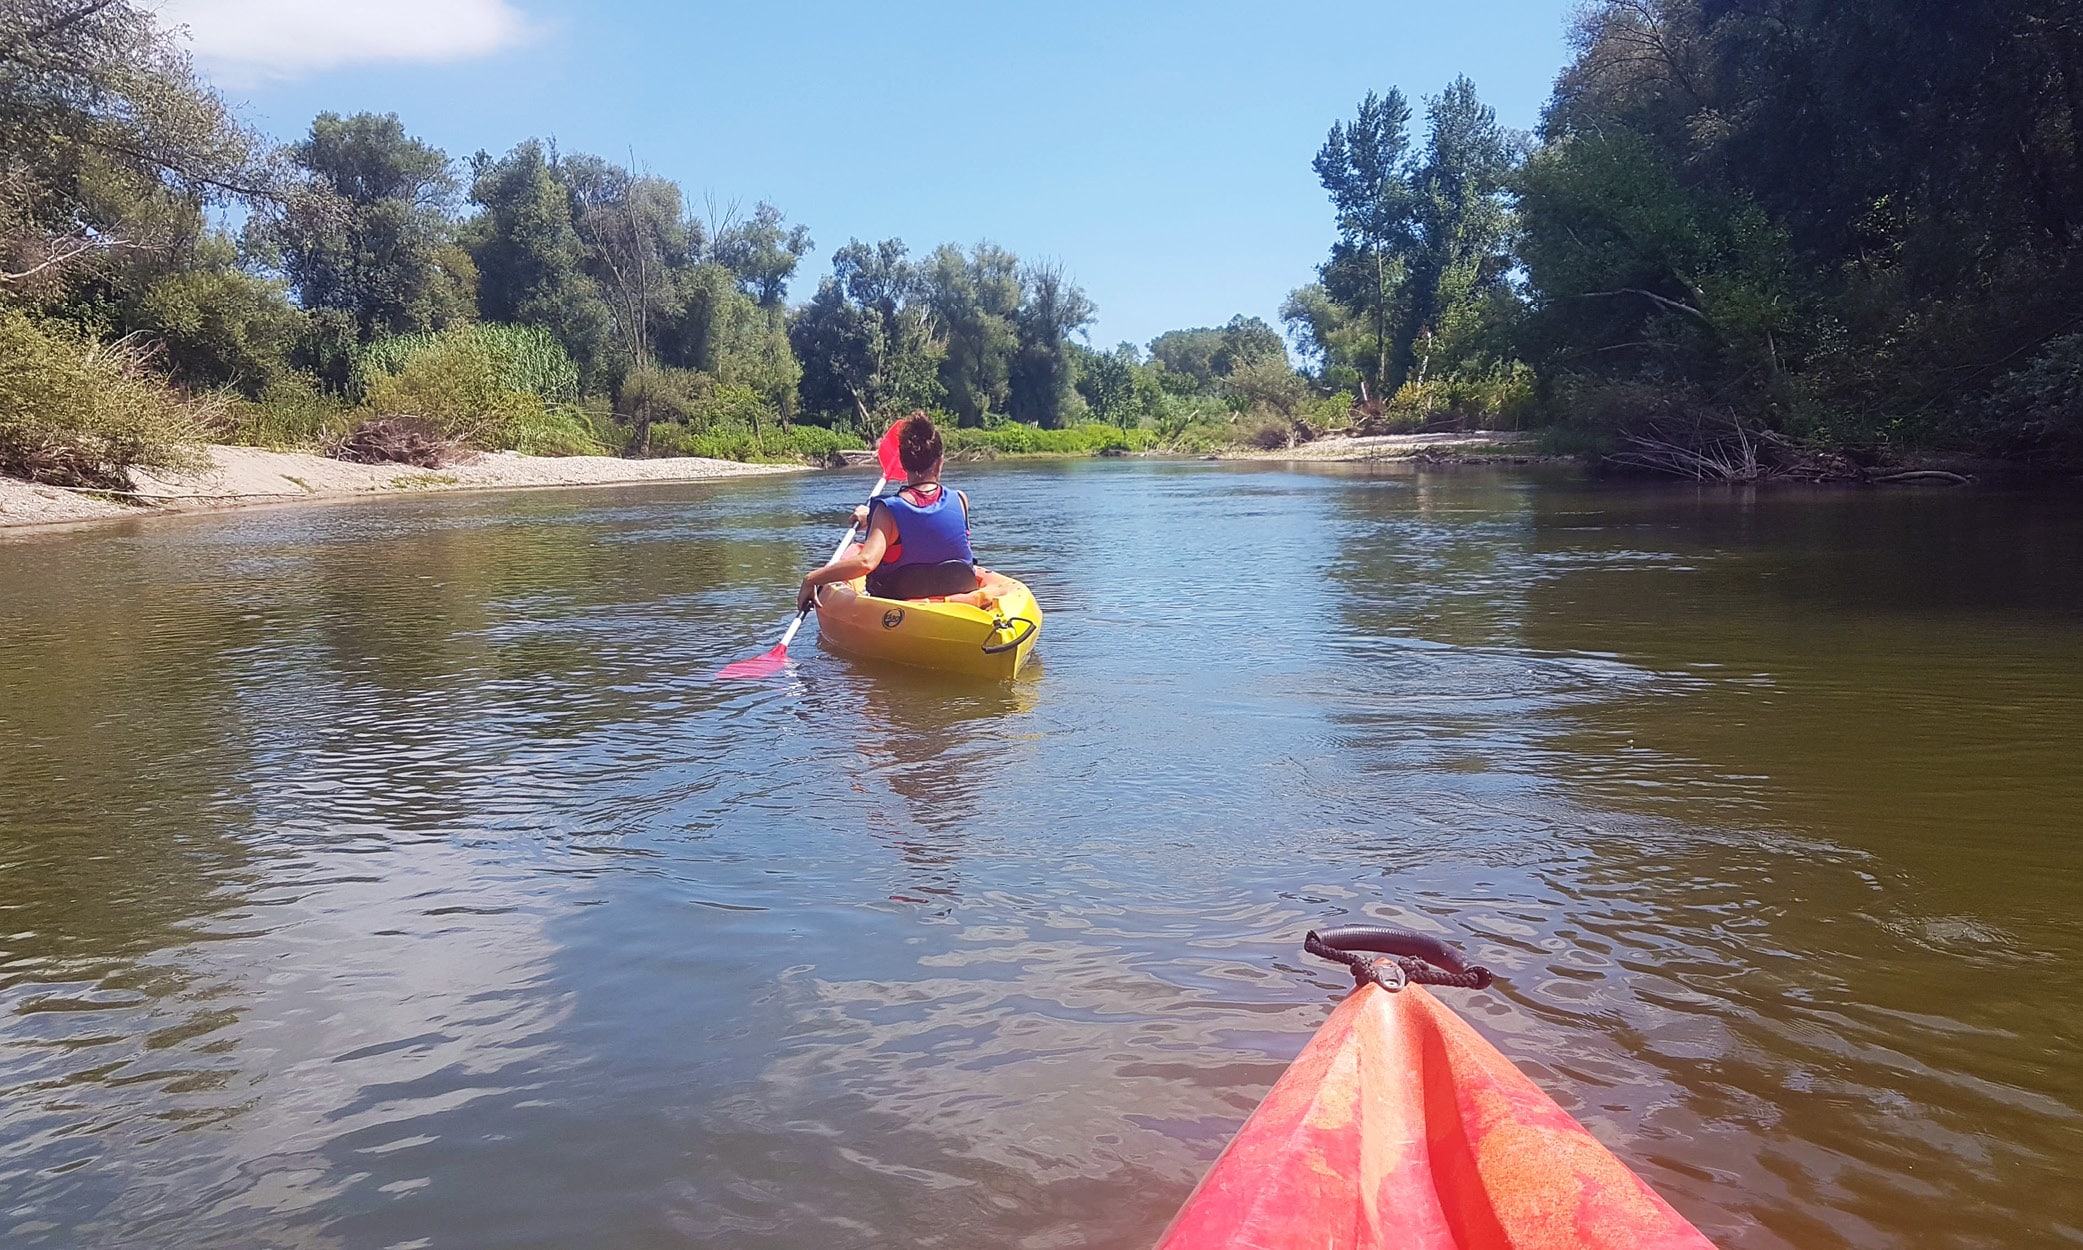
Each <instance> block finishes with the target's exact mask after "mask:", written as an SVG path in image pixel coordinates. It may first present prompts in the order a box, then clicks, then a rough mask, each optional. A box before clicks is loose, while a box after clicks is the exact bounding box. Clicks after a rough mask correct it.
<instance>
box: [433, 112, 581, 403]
mask: <svg viewBox="0 0 2083 1250" xmlns="http://www.w3.org/2000/svg"><path fill="white" fill-rule="evenodd" d="M471 170H472V178H471V183H470V199H471V202H472V203H474V204H476V205H477V206H478V209H479V211H478V215H477V217H476V218H475V219H474V220H473V221H472V222H471V223H470V225H469V228H468V230H467V232H466V238H467V239H468V242H469V246H470V255H471V258H472V260H474V261H475V262H476V264H477V272H478V285H477V303H478V312H479V315H481V316H483V317H484V318H485V319H486V320H488V321H508V322H513V323H516V324H519V325H531V326H540V327H542V328H543V329H546V330H548V331H549V332H550V333H551V334H553V335H555V336H556V338H557V341H558V342H559V343H561V344H562V345H563V347H564V350H565V351H567V352H569V353H570V354H571V357H572V359H573V360H575V361H577V362H578V365H579V370H580V376H581V378H582V379H583V380H584V382H585V384H586V385H587V386H588V387H589V388H590V387H593V386H596V385H598V384H599V383H600V381H601V380H602V373H603V368H604V366H605V363H606V358H607V356H608V354H609V352H610V344H611V340H612V337H613V334H614V324H613V320H612V316H611V314H610V312H609V310H608V305H607V301H606V300H605V299H603V298H602V296H601V293H600V288H599V286H598V285H597V284H596V283H595V282H594V280H593V279H592V277H591V276H590V275H588V274H587V272H586V268H585V264H586V246H585V244H584V243H583V242H582V241H581V240H580V238H579V233H578V227H577V226H576V225H575V224H574V222H573V220H572V197H571V189H570V188H569V187H568V186H566V185H565V182H564V180H563V178H562V177H561V176H560V172H559V169H558V164H557V160H556V155H555V153H554V151H553V150H551V149H550V148H548V147H547V146H546V145H545V144H543V143H542V142H540V141H539V140H535V139H530V140H527V141H526V142H524V143H521V144H520V145H518V146H516V147H515V148H514V149H513V150H512V151H511V152H509V153H507V154H506V155H505V156H503V157H501V158H500V159H498V160H496V161H495V160H493V159H491V158H490V157H489V156H487V155H486V154H484V153H482V152H480V153H478V155H477V156H476V157H475V158H474V159H473V160H472V162H471Z"/></svg>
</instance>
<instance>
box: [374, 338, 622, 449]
mask: <svg viewBox="0 0 2083 1250" xmlns="http://www.w3.org/2000/svg"><path fill="white" fill-rule="evenodd" d="M484 329H486V327H482V326H474V327H470V328H468V329H466V330H461V331H450V332H448V333H445V334H438V335H428V336H423V337H417V338H415V339H413V340H411V341H410V342H409V350H408V349H392V348H388V347H385V346H384V344H386V343H396V342H398V341H399V340H397V339H390V340H382V341H380V342H379V343H378V344H377V347H378V348H382V349H383V350H382V353H378V352H376V351H372V352H370V353H368V354H365V355H364V357H363V358H362V362H361V366H362V373H363V378H364V383H363V385H364V394H365V398H366V401H367V405H368V407H369V409H370V410H371V411H372V412H373V413H375V414H376V415H378V416H411V417H418V418H420V419H421V420H423V421H426V422H428V423H429V424H430V425H432V426H433V427H434V428H435V429H437V430H439V431H440V432H441V434H442V435H443V436H444V437H446V438H450V439H454V440H456V441H458V442H462V443H468V444H471V445H473V446H478V447H494V448H511V449H513V450H515V451H519V452H522V453H524V454H527V455H536V456H573V455H601V454H605V453H606V452H608V451H609V450H610V448H609V447H607V446H606V445H605V444H604V443H603V442H602V440H601V437H600V431H598V430H597V429H596V428H595V427H594V425H593V423H592V421H591V420H590V419H588V418H587V416H586V415H585V414H584V413H583V412H581V411H579V410H578V409H577V408H576V407H575V406H574V405H572V404H570V403H553V402H550V401H548V400H546V399H544V398H543V397H542V396H541V395H539V394H537V393H535V392H533V391H526V390H518V389H515V388H514V386H513V385H511V383H512V382H513V381H514V380H515V379H516V378H525V377H526V376H529V375H528V374H527V373H526V372H525V371H522V370H520V369H519V368H518V367H517V366H516V364H515V360H514V358H513V357H511V356H509V355H503V354H502V351H503V349H504V348H506V347H509V346H511V345H512V343H513V342H515V341H518V340H515V339H508V338H502V337H501V336H497V335H486V334H484V333H482V331H483V330H484ZM552 346H554V345H552ZM559 350H561V349H559ZM393 351H395V352H396V353H397V356H396V360H395V364H394V363H393V361H392V359H391V357H390V355H389V353H391V352H393ZM547 363H548V362H544V361H536V362H534V363H533V365H532V366H531V368H533V369H534V373H533V375H532V376H535V377H536V378H537V379H538V380H539V379H541V378H544V377H550V378H552V380H554V376H555V371H554V370H553V369H549V368H547V367H540V368H538V367H537V366H545V365H546V364H547ZM573 385H574V386H575V385H576V381H575V380H574V383H573Z"/></svg>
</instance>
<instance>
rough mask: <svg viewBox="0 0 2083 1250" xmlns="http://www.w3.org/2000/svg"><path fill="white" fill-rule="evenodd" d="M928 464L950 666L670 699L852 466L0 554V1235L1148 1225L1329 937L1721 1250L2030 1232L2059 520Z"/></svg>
mask: <svg viewBox="0 0 2083 1250" xmlns="http://www.w3.org/2000/svg"><path fill="white" fill-rule="evenodd" d="M972 476H973V483H972V485H973V490H972V494H973V495H974V496H975V497H976V499H977V501H978V505H979V506H978V512H977V530H978V539H979V543H980V545H981V547H982V548H983V549H984V550H985V552H986V556H987V559H989V560H990V561H991V562H992V563H993V564H994V565H997V566H1000V567H1004V568H1006V569H1008V570H1010V571H1013V572H1016V573H1018V574H1020V575H1022V576H1023V577H1024V578H1025V579H1026V580H1027V581H1028V582H1029V584H1030V585H1032V586H1033V587H1034V589H1035V591H1036V593H1037V595H1038V596H1039V597H1040V598H1041V599H1042V601H1043V602H1044V603H1045V604H1046V605H1047V606H1048V610H1049V631H1048V636H1047V637H1046V638H1045V640H1044V643H1043V648H1042V650H1041V652H1040V653H1039V658H1040V664H1039V666H1038V671H1034V672H1032V673H1030V674H1029V675H1027V676H1025V677H1023V679H1022V680H1021V681H1019V682H1017V683H1013V684H1010V685H1005V686H990V685H984V686H979V685H975V684H966V683H949V682H947V681H945V680H939V679H935V678H933V677H931V676H929V675H923V674H913V673H907V672H904V671H901V670H888V669H871V668H864V667H861V666H858V665H856V664H854V663H852V662H850V661H848V660H846V659H844V658H843V657H840V656H837V655H835V654H831V653H829V652H825V651H823V650H821V649H819V648H817V647H814V646H807V645H799V646H798V647H796V648H794V649H793V651H794V653H795V654H796V655H798V656H799V659H798V660H797V662H796V663H795V664H794V666H793V667H792V668H791V669H790V671H789V672H788V673H787V674H786V675H785V676H784V677H783V678H781V679H778V680H776V681H773V682H769V683H763V684H749V685H748V684H738V683H729V684H724V683H717V682H714V681H712V680H711V679H710V678H709V676H708V674H710V673H711V672H713V671H714V669H715V668H716V666H717V665H718V664H720V663H722V662H724V661H726V660H728V659H732V658H736V657H737V656H739V655H741V654H744V653H746V652H747V651H749V650H757V649H758V648H760V647H762V646H765V645H766V643H767V640H768V637H769V634H770V632H771V631H772V630H773V629H775V628H778V626H779V624H780V623H781V619H782V617H784V616H785V614H786V611H787V599H788V594H789V589H790V587H791V586H792V585H793V583H794V579H795V576H796V572H797V571H798V570H797V565H798V564H799V562H800V561H802V560H803V559H805V558H808V557H809V556H810V555H811V553H813V552H816V551H818V550H820V549H821V545H822V544H824V543H826V542H828V541H829V534H828V531H830V530H832V529H833V528H834V527H835V525H836V523H837V522H838V521H840V520H841V519H842V518H843V517H844V514H845V511H846V509H847V507H848V505H849V504H850V501H851V496H852V495H853V494H855V493H857V492H858V488H859V485H860V483H859V482H857V481H855V480H853V479H851V478H848V477H843V476H842V477H831V476H814V477H805V478H802V479H789V480H783V481H757V482H734V483H727V484H719V485H703V486H687V487H671V488H657V489H643V490H627V491H619V492H576V493H553V494H540V495H507V496H472V497H464V498H450V499H420V500H405V501H386V502H384V503H381V504H375V505H357V506H353V507H336V508H310V509H303V510H291V511H276V512H264V513H251V514H237V515H226V516H218V517H197V518H187V519H178V520H170V521H161V522H155V523H152V524H139V525H135V526H129V527H114V528H110V529H104V530H99V531H87V532H81V533H75V534H68V535H46V536H30V537H16V538H10V539H9V540H7V541H6V542H4V543H0V1243H4V1244H6V1245H9V1246H15V1245H23V1246H74V1245H104V1244H106V1245H124V1246H169V1247H174V1246H182V1247H185V1246H193V1245H203V1244H207V1245H212V1246H290V1245H293V1246H325V1247H331V1246H338V1247H362V1246H369V1247H389V1246H418V1245H426V1246H476V1245H483V1246H495V1245H496V1246H512V1245H567V1244H618V1245H702V1246H748V1247H749V1246H775V1247H783V1246H788V1247H793V1246H812V1245H815V1246H820V1247H823V1246H876V1245H887V1244H918V1245H947V1246H973V1245H1005V1246H1037V1247H1040V1246H1058V1245H1079V1246H1101V1247H1134V1246H1142V1245H1147V1244H1148V1243H1149V1242H1150V1241H1151V1240H1152V1239H1153V1238H1154V1237H1155V1235H1156V1233H1157V1231H1158V1230H1159V1229H1160V1228H1161V1227H1162V1226H1163V1224H1164V1222H1165V1220H1166V1219H1168V1218H1169V1216H1170V1214H1171V1212H1172V1210H1173V1209H1174V1208H1175V1207H1176V1206H1177V1204H1178V1202H1179V1201H1180V1200H1181V1199H1182V1198H1183V1197H1184V1195H1185V1193H1186V1191H1187V1190H1188V1189H1189V1188H1190V1186H1191V1185H1192V1183H1193V1180H1194V1179H1195V1177H1196V1176H1197V1175H1198V1174H1199V1172H1200V1171H1201V1169H1202V1168H1204V1167H1205V1166H1206V1164H1207V1163H1208V1161H1209V1160H1210V1159H1212V1158H1213V1156H1214V1154H1215V1153H1216V1152H1217V1151H1219V1150H1220V1149H1221V1147H1222V1144H1223V1143H1224V1142H1225V1141H1226V1140H1227V1138H1228V1136H1229V1135H1230V1133H1232V1132H1233V1131H1234V1130H1235V1128H1236V1126H1237V1124H1238V1123H1239V1122H1240V1121H1241V1120H1242V1118H1243V1116H1244V1115H1245V1114H1247V1113H1248V1111H1249V1109H1250V1108H1251V1106H1252V1105H1254V1103H1255V1102H1256V1100H1257V1098H1258V1097H1259V1096H1260V1095H1261V1094H1263V1092H1264V1090H1265V1088H1266V1087H1267V1085H1269V1084H1270V1083H1271V1081H1272V1080H1273V1079H1274V1078H1275V1077H1276V1076H1277V1075H1278V1073H1279V1072H1280V1070H1281V1068H1282V1066H1283V1065H1284V1063H1285V1062H1286V1060H1287V1059H1288V1058H1290V1057H1291V1056H1292V1055H1293V1054H1295V1053H1296V1052H1297V1051H1298V1050H1299V1049H1300V1047H1301V1045H1302V1043H1303V1042H1304V1041H1305V1040H1306V1038H1307V1036H1308V1034H1309V1032H1310V1030H1311V1029H1312V1028H1313V1027H1314V1026H1315V1024H1316V1023H1317V1022H1319V1021H1320V1020H1321V1019H1322V1018H1323V1016H1324V1014H1325V1012H1326V1010H1327V1007H1328V1004H1329V1003H1330V1002H1331V1001H1332V1000H1333V999H1334V998H1335V996H1336V995H1337V993H1338V992H1339V989H1340V978H1341V977H1342V976H1343V974H1342V972H1336V971H1335V970H1334V969H1331V968H1329V967H1328V966H1318V965H1315V964H1313V963H1312V962H1311V961H1308V960H1306V959H1304V958H1303V957H1302V956H1301V955H1300V953H1299V951H1298V950H1297V949H1296V948H1297V944H1298V939H1299V935H1300V934H1301V933H1302V931H1303V930H1305V929H1306V928H1308V927H1310V926H1311V925H1315V924H1320V923H1325V922H1335V921H1337V920H1339V919H1341V918H1350V917H1372V918H1376V919H1380V920H1383V921H1387V922H1391V923H1399V924H1403V925H1406V926H1410V927H1416V928H1422V929H1426V930H1429V931H1434V932H1439V933H1442V934H1446V935H1449V936H1453V937H1456V938H1458V939H1460V940H1462V941H1464V942H1465V943H1466V944H1467V945H1468V946H1469V947H1470V948H1471V949H1472V951H1473V952H1474V953H1475V954H1476V955H1477V956H1478V957H1479V958H1481V959H1482V960H1483V961H1484V962H1486V963H1489V964H1491V965H1492V966H1493V967H1496V968H1498V969H1500V971H1501V972H1502V973H1503V974H1504V981H1503V983H1502V984H1501V985H1500V986H1499V987H1498V989H1496V990H1495V991H1492V992H1489V993H1484V994H1468V995H1463V996H1460V997H1459V998H1457V999H1456V1000H1455V1001H1456V1003H1457V1005H1458V1006H1459V1007H1460V1008H1461V1009H1462V1010H1463V1011H1464V1012H1465V1014H1467V1015H1468V1016H1469V1017H1470V1018H1471V1019H1472V1020H1473V1021H1474V1022H1475V1023H1476V1024H1477V1025H1478V1027H1480V1028H1482V1029H1483V1030H1484V1031H1485V1032H1486V1033H1487V1034H1488V1035H1489V1036H1490V1037H1492V1038H1493V1039H1495V1040H1496V1041H1497V1042H1498V1043H1499V1045H1500V1046H1502V1047H1503V1048H1504V1049H1505V1050H1506V1052H1507V1053H1508V1054H1510V1055H1512V1056H1513V1057H1514V1058H1515V1059H1517V1060H1518V1061H1519V1062H1520V1063H1521V1065H1522V1066H1524V1067H1525V1068H1526V1069H1527V1071H1528V1072H1529V1073H1531V1074H1532V1075H1533V1076H1534V1077H1535V1078H1536V1079H1537V1080H1539V1081H1540V1082H1541V1083H1542V1084H1543V1085H1544V1086H1546V1087H1547V1088H1548V1089H1550V1090H1551V1091H1553V1092H1554V1093H1555V1094H1556V1096H1557V1097H1558V1098H1560V1099H1561V1100H1562V1101H1563V1102H1564V1104H1565V1105H1567V1106H1569V1107H1570V1108H1571V1109H1572V1110H1573V1111H1574V1112H1575V1113H1576V1114H1578V1115H1579V1116H1580V1117H1581V1118H1583V1119H1584V1120H1585V1121H1586V1122H1587V1123H1588V1124H1590V1125H1591V1126H1592V1128H1593V1130H1594V1131H1595V1132H1597V1133H1599V1134H1600V1135H1601V1136H1602V1137H1604V1138H1605V1140H1606V1141H1608V1142H1609V1143H1611V1144H1612V1145H1614V1146H1615V1147H1616V1148H1617V1149H1619V1150H1620V1151H1621V1152H1622V1154H1623V1155H1624V1156H1625V1157H1627V1158H1628V1159H1629V1160H1630V1161H1631V1162H1633V1163H1634V1164H1635V1165H1636V1166H1637V1167H1638V1168H1639V1169H1640V1170H1641V1171H1642V1172H1643V1173H1644V1175H1645V1176H1647V1177H1648V1178H1649V1179H1650V1180H1651V1181H1652V1183H1654V1184H1656V1185H1657V1186H1658V1187H1659V1188H1660V1189H1662V1190H1663V1191H1664V1192H1665V1193H1666V1194H1667V1195H1668V1196H1670V1197H1671V1198H1672V1199H1673V1201H1674V1202H1676V1203H1677V1204H1678V1205H1679V1206H1680V1207H1681V1208H1682V1209H1683V1210H1684V1211H1685V1212H1686V1213H1687V1214H1688V1215H1690V1216H1691V1217H1692V1218H1693V1219H1695V1220H1696V1221H1697V1222H1699V1223H1700V1224H1701V1226H1702V1227H1703V1228H1704V1229H1706V1230H1707V1231H1708V1232H1709V1233H1710V1234H1711V1235H1713V1236H1715V1237H1716V1238H1717V1239H1718V1240H1719V1241H1720V1242H1721V1243H1722V1244H1723V1245H1725V1246H1729V1247H1791V1246H1800V1247H1815V1246H1830V1245H1845V1246H1851V1245H1857V1246H1922V1245H1933V1244H1955V1245H2016V1244H2044V1243H2045V1242H2047V1241H2049V1240H2054V1241H2067V1242H2076V1241H2083V1198H2079V1197H2078V1196H2077V1194H2076V1192H2075V1188H2074V1186H2073V1184H2072V1183H2071V1181H2072V1179H2073V1175H2072V1174H2073V1172H2074V1168H2075V1163H2076V1160H2077V1159H2078V1158H2083V1075H2079V1073H2083V1065H2079V1063H2078V1062H2077V1061H2078V1059H2079V1058H2083V1056H2079V1055H2078V1049H2079V1046H2078V1039H2079V1036H2083V974H2079V973H2078V972H2077V971H2076V956H2077V955H2078V954H2079V953H2083V921H2079V920H2078V919H2077V917H2076V915H2075V913H2074V910H2073V901H2074V899H2075V898H2077V897H2078V886H2079V884H2083V882H2079V879H2078V878H2079V876H2083V868H2079V867H2078V863H2079V861H2078V857H2077V855H2076V854H2075V850H2076V847H2075V839H2076V837H2077V836H2078V832H2079V830H2083V821H2079V816H2083V756H2079V755H2078V754H2077V753H2076V752H2075V751H2074V750H2073V749H2072V745H2071V744H2072V743H2073V742H2074V741H2075V740H2076V737H2077V735H2078V733H2079V731H2083V645H2079V643H2083V625H2079V622H2083V571H2079V569H2078V568H2077V567H2076V565H2075V561H2074V560H2073V553H2074V552H2075V551H2077V550H2078V549H2083V508H2079V507H2078V506H2077V505H2076V504H2074V503H2073V502H2070V501H2067V500H2063V499H2059V498H2051V497H2046V496H2033V495H2015V496H2013V495H2001V494H1991V493H1921V492H1905V493H1902V494H1877V493H1869V494H1849V493H1838V492H1814V493H1807V492H1797V491H1780V492H1760V493H1751V494H1743V493H1732V492H1724V491H1701V490H1693V489H1689V488H1688V489H1666V488H1656V489H1642V488H1610V487H1609V488H1603V489H1594V488H1587V487H1586V486H1584V485H1583V484H1581V483H1579V482H1577V481H1576V480H1574V479H1573V478H1571V477H1569V476H1567V475H1563V474H1551V473H1546V472H1540V473H1491V472H1479V471H1452V472H1437V471H1432V472H1417V473H1412V472H1407V471H1406V472H1396V471H1385V470H1379V469H1350V470H1347V469H1336V468H1333V469H1325V470H1320V471H1314V472H1309V473H1299V472H1290V471H1284V470H1273V469H1264V468H1256V467H1253V468H1239V467H1234V466H1210V465H1198V464H1194V465H1182V464H1165V463H1119V462H1100V463H1091V464H1068V465H1059V466H1048V467H1023V468H1020V469H1015V470H990V471H979V472H976V473H974V474H973V475H972ZM1037 518H1048V524H1046V525H1038V524H1036V519H1037ZM1059 543H1060V544H1061V546H1062V548H1063V550H1061V551H1058V550H1055V549H1053V548H1054V546H1055V545H1056V544H1059ZM1334 973H1335V975H1334Z"/></svg>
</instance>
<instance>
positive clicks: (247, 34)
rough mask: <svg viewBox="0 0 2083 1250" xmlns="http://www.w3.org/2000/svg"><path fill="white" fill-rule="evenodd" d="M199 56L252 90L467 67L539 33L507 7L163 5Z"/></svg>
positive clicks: (491, 3) (496, 2)
mask: <svg viewBox="0 0 2083 1250" xmlns="http://www.w3.org/2000/svg"><path fill="white" fill-rule="evenodd" d="M158 9H159V18H160V20H161V21H162V22H164V23H165V24H167V25H169V26H186V27H187V28H188V30H189V33H190V35H191V39H192V43H191V47H192V48H193V51H194V53H195V59H196V61H197V63H198V64H200V65H202V66H203V68H205V69H207V70H209V71H210V73H211V74H212V75H213V76H214V77H216V78H217V79H218V80H219V81H222V82H225V83H227V84H229V85H251V84H254V83H259V82H267V81H272V80H279V79H284V78H296V77H300V76H302V75H305V74H311V73H316V72H319V71H321V70H328V69H336V68H339V67H340V66H343V65H356V64H366V63H369V62H382V61H392V62H396V61H417V62H423V63H430V62H438V61H461V60H468V59H471V58H473V57H481V56H488V55H490V54H492V53H494V52H499V51H502V50H503V49H506V48H510V47H513V46H514V45H515V44H518V43H520V42H521V41H523V40H524V39H526V38H527V37H528V36H529V34H530V33H531V28H530V25H529V23H528V20H527V18H525V17H524V16H522V14H521V13H520V12H519V11H518V10H516V9H515V8H514V7H513V6H512V5H510V4H508V3H507V0H162V2H161V3H160V4H159V5H158Z"/></svg>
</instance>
